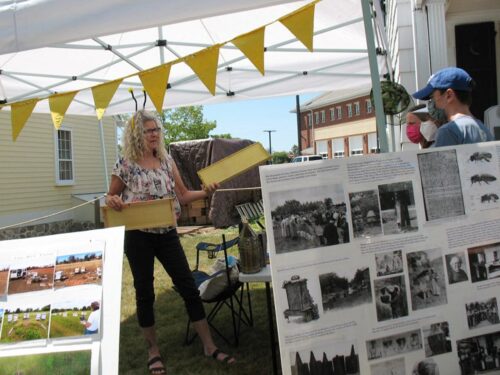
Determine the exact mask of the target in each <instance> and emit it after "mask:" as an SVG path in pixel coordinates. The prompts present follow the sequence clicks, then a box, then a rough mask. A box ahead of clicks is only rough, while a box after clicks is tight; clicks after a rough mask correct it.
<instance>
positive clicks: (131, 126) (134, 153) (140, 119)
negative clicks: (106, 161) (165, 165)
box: [123, 109, 167, 162]
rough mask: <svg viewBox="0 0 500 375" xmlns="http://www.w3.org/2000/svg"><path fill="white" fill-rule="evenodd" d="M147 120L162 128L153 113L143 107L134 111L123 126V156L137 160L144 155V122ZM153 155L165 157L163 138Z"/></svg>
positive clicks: (162, 158) (163, 158)
mask: <svg viewBox="0 0 500 375" xmlns="http://www.w3.org/2000/svg"><path fill="white" fill-rule="evenodd" d="M147 121H154V122H155V124H156V126H157V127H158V128H160V129H163V126H162V124H161V122H160V119H159V118H158V117H157V116H156V115H154V114H153V113H151V112H148V111H146V110H144V109H141V110H139V111H137V112H136V113H134V115H133V116H132V117H131V118H130V120H129V121H128V122H127V127H126V128H125V137H124V141H123V156H124V157H125V159H128V160H132V161H134V162H137V161H139V160H140V159H142V157H143V156H144V148H145V142H144V123H146V122H147ZM155 156H156V157H157V158H159V159H160V160H162V161H163V160H165V159H166V157H167V150H166V149H165V143H164V142H163V139H161V140H160V142H159V145H158V149H157V150H156V155H155Z"/></svg>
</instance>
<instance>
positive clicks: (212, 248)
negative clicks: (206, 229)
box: [195, 234, 240, 272]
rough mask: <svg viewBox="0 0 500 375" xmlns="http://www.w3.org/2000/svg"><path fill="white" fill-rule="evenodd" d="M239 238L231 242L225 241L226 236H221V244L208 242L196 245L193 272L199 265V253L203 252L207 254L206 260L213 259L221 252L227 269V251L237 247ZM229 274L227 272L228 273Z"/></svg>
mask: <svg viewBox="0 0 500 375" xmlns="http://www.w3.org/2000/svg"><path fill="white" fill-rule="evenodd" d="M239 240H240V238H239V237H235V238H233V239H232V240H229V241H226V235H225V234H223V235H222V242H221V243H218V244H213V243H208V242H199V243H198V244H197V245H196V267H195V270H198V267H199V265H200V252H203V251H205V252H206V253H207V256H208V259H215V258H217V255H218V254H219V252H220V251H221V250H222V251H223V252H224V259H225V262H226V269H229V263H228V261H227V250H228V249H230V248H231V247H233V246H234V245H237V244H238V242H239ZM228 272H229V271H228Z"/></svg>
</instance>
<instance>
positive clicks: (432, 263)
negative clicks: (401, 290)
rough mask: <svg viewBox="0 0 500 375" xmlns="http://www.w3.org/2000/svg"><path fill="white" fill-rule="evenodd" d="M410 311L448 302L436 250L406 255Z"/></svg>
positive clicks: (441, 266) (442, 270) (440, 262)
mask: <svg viewBox="0 0 500 375" xmlns="http://www.w3.org/2000/svg"><path fill="white" fill-rule="evenodd" d="M406 257H407V263H408V278H409V280H410V295H411V304H412V309H413V310H414V311H415V310H420V309H425V308H428V307H434V306H440V305H443V304H446V303H447V301H448V298H447V291H446V285H445V281H444V269H443V258H442V256H441V251H440V250H438V249H432V250H423V251H415V252H411V253H408V254H406Z"/></svg>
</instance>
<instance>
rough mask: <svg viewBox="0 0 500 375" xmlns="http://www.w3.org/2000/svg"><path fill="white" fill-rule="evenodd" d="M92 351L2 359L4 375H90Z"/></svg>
mask: <svg viewBox="0 0 500 375" xmlns="http://www.w3.org/2000/svg"><path fill="white" fill-rule="evenodd" d="M90 359H91V352H90V350H79V351H72V352H60V353H49V354H32V355H23V356H16V357H1V358H0V369H2V374H23V375H63V374H73V375H88V374H90Z"/></svg>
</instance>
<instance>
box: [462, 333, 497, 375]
mask: <svg viewBox="0 0 500 375" xmlns="http://www.w3.org/2000/svg"><path fill="white" fill-rule="evenodd" d="M498 348H500V331H497V332H493V333H489V334H486V335H480V336H474V337H469V338H464V339H460V340H457V354H458V363H459V365H460V373H461V374H462V375H472V374H485V373H488V374H498V370H499V369H500V351H499V350H498ZM495 370H496V371H495Z"/></svg>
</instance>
